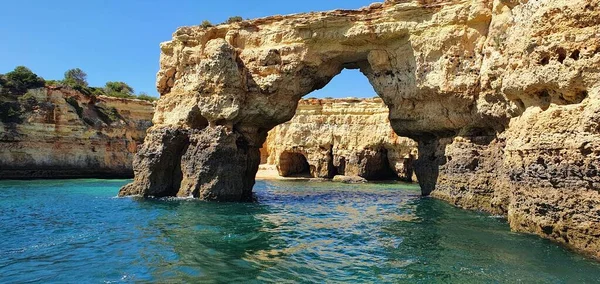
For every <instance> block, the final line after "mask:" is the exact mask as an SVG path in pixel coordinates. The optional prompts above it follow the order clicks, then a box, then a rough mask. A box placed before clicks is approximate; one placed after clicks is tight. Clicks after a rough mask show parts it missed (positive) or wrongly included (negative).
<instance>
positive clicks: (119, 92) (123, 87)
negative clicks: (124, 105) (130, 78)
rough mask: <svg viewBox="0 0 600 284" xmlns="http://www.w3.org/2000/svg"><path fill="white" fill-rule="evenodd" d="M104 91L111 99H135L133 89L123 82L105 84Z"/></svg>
mask: <svg viewBox="0 0 600 284" xmlns="http://www.w3.org/2000/svg"><path fill="white" fill-rule="evenodd" d="M104 91H105V92H106V94H107V95H109V96H111V97H118V98H128V99H131V98H135V95H134V92H133V88H132V87H131V86H129V85H127V84H126V83H124V82H106V85H105V86H104Z"/></svg>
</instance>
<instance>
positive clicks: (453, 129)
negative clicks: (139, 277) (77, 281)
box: [120, 0, 600, 257]
mask: <svg viewBox="0 0 600 284" xmlns="http://www.w3.org/2000/svg"><path fill="white" fill-rule="evenodd" d="M567 2H568V3H567ZM598 7H600V4H599V3H598V0H592V1H589V0H574V1H565V0H548V1H520V2H519V1H509V0H501V1H484V0H465V1H453V0H439V1H423V0H415V1H410V0H389V1H386V2H385V3H379V4H374V5H371V6H369V7H367V8H364V9H361V10H356V11H342V10H338V11H331V12H322V13H310V14H297V15H290V16H274V17H268V18H263V19H257V20H253V21H244V22H241V23H233V24H224V25H219V26H216V27H211V28H202V27H184V28H180V29H178V30H177V31H176V32H175V33H174V34H173V40H171V41H169V42H165V43H163V44H161V62H160V71H159V73H158V76H157V86H158V90H159V92H160V93H161V99H160V100H159V101H158V103H157V106H156V113H155V116H154V120H153V122H154V126H153V127H152V128H151V129H150V130H149V131H148V135H147V138H146V142H145V143H144V145H143V147H142V148H141V149H140V151H139V152H138V154H137V156H136V158H135V161H134V169H135V179H134V182H133V183H131V184H129V185H127V186H125V187H124V188H122V190H121V192H120V195H122V196H123V195H143V196H152V195H154V196H165V195H173V194H175V195H177V196H194V197H198V198H202V199H207V200H234V201H240V200H249V199H250V198H251V194H252V186H253V184H254V175H255V173H256V171H257V169H258V165H259V162H260V153H259V148H260V147H261V145H262V144H263V142H264V140H265V138H266V136H267V132H268V131H269V130H270V129H271V128H273V127H274V126H276V125H278V124H280V123H283V122H285V121H287V120H289V119H291V118H292V116H293V115H294V111H295V109H296V105H297V104H298V100H299V99H300V98H301V97H303V96H305V95H306V94H308V93H310V92H311V91H313V90H315V89H319V88H322V87H323V86H325V85H326V84H327V83H328V82H329V81H330V80H331V78H333V77H334V76H335V75H336V74H338V73H339V72H340V71H341V70H342V69H343V68H357V69H360V71H361V72H362V73H363V74H364V75H365V76H366V77H367V78H368V79H369V81H370V82H371V84H372V85H373V87H374V89H375V90H376V92H377V93H378V94H379V96H380V97H381V98H382V99H383V101H384V102H385V104H386V105H388V106H389V109H390V114H389V120H390V123H391V125H392V127H393V129H394V131H395V132H396V133H397V134H398V135H401V136H406V137H410V138H412V139H414V140H416V141H417V142H418V144H419V158H418V160H417V161H416V162H415V164H414V166H415V173H416V175H417V178H418V180H419V183H420V185H421V188H422V193H423V194H424V195H428V194H430V193H432V191H433V190H434V189H435V191H434V192H433V194H434V195H435V196H436V197H438V198H442V199H445V200H448V201H450V202H452V203H453V204H456V205H459V206H463V207H466V208H473V209H482V210H486V211H490V212H494V213H500V214H507V215H508V217H509V222H510V223H511V227H512V228H513V229H515V230H520V231H528V232H535V233H538V234H540V235H542V236H544V237H547V238H551V239H554V240H557V241H560V242H563V243H565V244H568V245H569V246H573V247H575V248H578V249H581V250H585V251H587V252H590V253H592V254H594V255H595V256H597V257H600V240H598V238H597V237H594V236H596V235H598V234H599V233H598V232H600V220H599V218H598V217H597V214H596V213H597V212H598V211H600V193H599V192H600V191H599V190H598V189H599V188H600V175H598V174H597V172H598V171H597V169H598V168H600V159H597V155H598V153H600V143H598V141H600V127H598V125H599V124H600V103H598V102H599V101H600V100H599V96H600V91H599V90H600V84H599V83H598V82H600V71H598V70H599V69H598V68H590V66H593V67H595V66H600V42H598V37H597V34H596V33H597V29H598V27H599V26H600V22H598V21H596V20H594V19H599V18H600V9H598ZM565 9H568V10H569V17H565V16H564V15H565V14H563V13H562V11H564V10H565ZM558 23H560V24H558ZM523 39H528V40H527V41H525V40H523ZM569 161H571V162H569ZM564 196H567V197H568V198H563V197H564ZM573 204H585V206H582V207H579V206H575V205H573ZM548 208H552V211H548ZM583 223H586V224H590V225H589V226H587V227H586V228H583V227H581V226H579V224H583Z"/></svg>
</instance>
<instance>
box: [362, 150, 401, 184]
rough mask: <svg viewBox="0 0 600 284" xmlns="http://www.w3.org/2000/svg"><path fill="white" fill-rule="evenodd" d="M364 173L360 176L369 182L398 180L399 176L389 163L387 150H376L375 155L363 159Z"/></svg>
mask: <svg viewBox="0 0 600 284" xmlns="http://www.w3.org/2000/svg"><path fill="white" fill-rule="evenodd" d="M361 160H362V161H361V162H362V163H361V164H363V165H362V167H361V168H362V169H363V170H362V173H361V174H360V176H362V177H363V178H365V179H366V180H369V181H385V180H398V175H397V174H396V172H395V171H394V170H393V169H392V167H391V166H390V163H389V158H388V151H387V149H385V148H379V149H375V150H374V151H373V154H370V155H366V156H365V157H363V158H362V159H361Z"/></svg>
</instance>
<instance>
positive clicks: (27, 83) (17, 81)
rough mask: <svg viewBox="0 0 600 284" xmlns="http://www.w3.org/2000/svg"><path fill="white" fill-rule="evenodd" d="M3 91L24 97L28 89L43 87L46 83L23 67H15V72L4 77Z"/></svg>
mask: <svg viewBox="0 0 600 284" xmlns="http://www.w3.org/2000/svg"><path fill="white" fill-rule="evenodd" d="M4 80H5V82H3V84H2V85H3V87H2V88H3V89H4V88H6V89H8V93H10V94H11V95H24V94H25V93H27V90H28V89H35V88H41V87H44V86H45V84H46V82H45V81H44V79H43V78H41V77H38V75H36V74H35V73H33V72H31V70H30V69H29V68H27V67H25V66H17V67H16V68H15V70H13V71H11V72H8V73H6V74H5V75H4Z"/></svg>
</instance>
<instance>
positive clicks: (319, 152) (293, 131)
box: [261, 98, 417, 181]
mask: <svg viewBox="0 0 600 284" xmlns="http://www.w3.org/2000/svg"><path fill="white" fill-rule="evenodd" d="M388 114H389V110H388V108H387V106H386V105H385V104H384V103H383V101H382V100H381V99H379V98H376V99H308V100H301V101H300V102H299V104H298V108H297V110H296V114H295V115H294V118H293V119H292V120H290V121H288V122H286V123H284V124H280V125H278V126H277V127H275V128H273V129H272V130H271V131H269V135H268V136H267V141H266V142H265V144H264V145H263V147H262V148H261V160H262V161H261V162H262V163H265V164H271V165H276V166H277V168H278V170H279V174H280V175H281V176H293V175H297V174H305V175H309V176H311V177H316V178H333V177H334V176H336V175H347V176H359V177H363V178H365V179H367V180H385V179H401V180H405V181H412V179H413V168H412V163H413V160H414V159H416V158H417V150H416V147H417V144H416V143H415V142H414V141H413V140H411V139H408V138H403V137H399V136H398V135H396V133H394V130H393V129H392V127H391V126H390V122H389V120H388Z"/></svg>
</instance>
